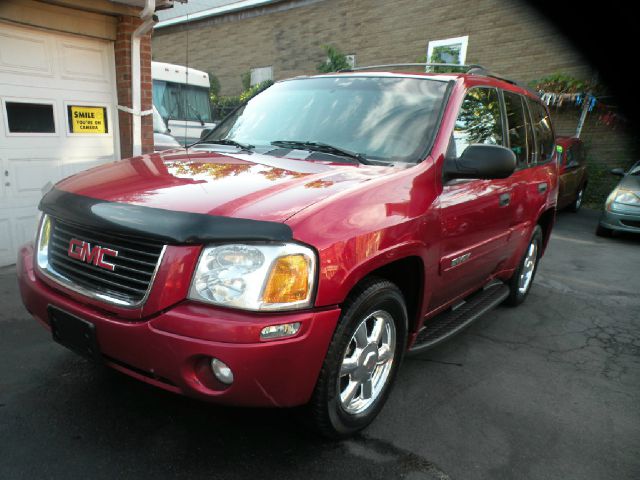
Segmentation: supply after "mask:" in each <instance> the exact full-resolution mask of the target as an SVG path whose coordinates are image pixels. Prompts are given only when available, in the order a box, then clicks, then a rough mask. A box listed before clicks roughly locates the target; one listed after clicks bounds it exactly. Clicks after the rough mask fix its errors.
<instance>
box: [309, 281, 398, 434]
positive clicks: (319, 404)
mask: <svg viewBox="0 0 640 480" xmlns="http://www.w3.org/2000/svg"><path fill="white" fill-rule="evenodd" d="M407 323H408V318H407V308H406V306H405V300H404V298H403V296H402V293H401V292H400V290H399V289H398V287H397V286H396V285H394V284H393V283H391V282H389V281H387V280H383V279H380V278H371V279H368V280H366V281H365V282H363V283H362V284H361V285H359V286H358V287H356V289H355V290H354V292H353V293H352V294H351V295H350V296H349V298H348V299H347V301H346V302H345V304H344V306H343V311H342V316H341V318H340V322H339V323H338V326H337V328H336V331H335V333H334V335H333V339H332V341H331V344H330V345H329V349H328V351H327V355H326V357H325V360H324V364H323V366H322V369H321V371H320V375H319V377H318V381H317V383H316V387H315V390H314V392H313V396H312V397H311V401H310V402H309V404H308V405H307V407H306V411H305V414H306V416H307V420H309V421H310V423H311V424H312V426H313V427H314V428H315V429H316V430H317V431H318V432H319V433H321V434H322V435H324V436H325V437H328V438H334V439H336V438H344V437H348V436H350V435H353V434H354V433H356V432H358V431H360V430H362V429H363V428H365V427H366V426H367V425H369V424H370V423H371V422H372V421H373V419H374V418H375V417H376V416H377V415H378V413H380V410H382V407H383V406H384V403H385V401H386V399H387V397H388V395H389V392H390V391H391V387H392V385H393V382H394V381H395V378H396V375H397V372H398V368H399V367H400V363H401V362H402V359H403V357H404V352H405V349H406V344H407Z"/></svg>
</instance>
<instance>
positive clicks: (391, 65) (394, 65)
mask: <svg viewBox="0 0 640 480" xmlns="http://www.w3.org/2000/svg"><path fill="white" fill-rule="evenodd" d="M398 67H425V68H426V67H455V68H461V69H466V71H465V73H467V72H468V71H469V70H472V69H481V70H486V69H485V68H484V67H483V66H482V65H476V64H472V65H460V64H458V63H389V64H386V65H369V66H367V67H353V68H345V69H344V70H340V71H341V72H359V71H362V70H380V69H385V68H398Z"/></svg>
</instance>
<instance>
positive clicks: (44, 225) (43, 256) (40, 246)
mask: <svg viewBox="0 0 640 480" xmlns="http://www.w3.org/2000/svg"><path fill="white" fill-rule="evenodd" d="M50 240H51V217H49V215H46V214H44V215H42V218H41V219H40V226H39V229H38V233H37V234H36V262H37V263H38V266H39V267H40V268H46V267H47V265H48V263H49V241H50Z"/></svg>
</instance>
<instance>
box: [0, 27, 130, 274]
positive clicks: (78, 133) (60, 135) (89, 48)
mask: <svg viewBox="0 0 640 480" xmlns="http://www.w3.org/2000/svg"><path fill="white" fill-rule="evenodd" d="M114 69H115V62H114V54H113V43H112V42H109V41H102V40H96V39H89V38H84V37H77V36H73V35H65V34H60V33H52V32H46V31H41V30H37V29H33V28H22V27H16V26H13V25H8V24H3V23H0V103H1V105H0V109H1V111H0V266H3V265H9V264H12V263H15V258H16V252H17V249H18V247H19V246H20V245H21V244H23V243H24V242H26V241H28V240H30V239H32V238H33V235H34V232H35V227H36V226H35V218H36V213H37V208H36V207H37V205H38V202H39V201H40V197H41V189H42V188H43V187H44V186H45V185H46V184H47V183H48V182H52V183H55V182H56V181H58V180H60V179H62V178H64V177H67V176H69V175H72V174H74V173H77V172H79V171H81V170H84V169H86V168H89V167H92V166H95V165H97V164H100V163H104V162H107V161H110V160H114V159H117V158H118V157H119V153H118V152H119V144H118V133H117V132H118V125H117V114H116V86H115V71H114ZM114 132H115V133H114Z"/></svg>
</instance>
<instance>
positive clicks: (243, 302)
mask: <svg viewBox="0 0 640 480" xmlns="http://www.w3.org/2000/svg"><path fill="white" fill-rule="evenodd" d="M315 272H316V256H315V253H314V252H313V250H311V249H310V248H308V247H305V246H303V245H298V244H293V243H287V244H281V245H252V244H229V245H218V246H212V247H205V248H204V249H203V250H202V253H201V255H200V260H199V261H198V267H197V268H196V271H195V273H194V275H193V279H192V281H191V288H190V289H189V298H190V299H192V300H199V301H202V302H208V303H212V304H215V305H221V306H225V307H233V308H241V309H244V310H293V309H299V308H305V307H309V306H311V301H312V298H311V297H312V294H313V288H314V283H315Z"/></svg>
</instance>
